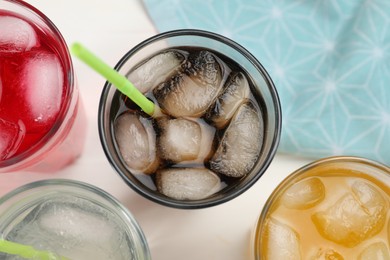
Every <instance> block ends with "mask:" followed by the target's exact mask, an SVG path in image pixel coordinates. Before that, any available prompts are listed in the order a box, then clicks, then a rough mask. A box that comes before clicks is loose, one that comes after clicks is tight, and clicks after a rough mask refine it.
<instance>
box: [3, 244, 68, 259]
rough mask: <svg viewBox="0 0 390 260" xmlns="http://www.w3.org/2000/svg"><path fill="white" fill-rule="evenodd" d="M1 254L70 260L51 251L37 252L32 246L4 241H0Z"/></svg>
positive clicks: (27, 257)
mask: <svg viewBox="0 0 390 260" xmlns="http://www.w3.org/2000/svg"><path fill="white" fill-rule="evenodd" d="M0 252H2V253H6V254H10V255H18V256H20V257H23V258H26V259H39V260H69V259H68V258H66V257H63V256H56V255H55V254H53V253H51V252H49V251H41V250H37V249H35V248H33V247H32V246H27V245H22V244H18V243H15V242H11V241H7V240H4V239H0Z"/></svg>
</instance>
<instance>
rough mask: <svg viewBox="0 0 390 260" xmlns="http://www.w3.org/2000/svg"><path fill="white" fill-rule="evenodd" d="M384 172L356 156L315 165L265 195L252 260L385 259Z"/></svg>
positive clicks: (387, 204) (388, 215) (389, 225)
mask: <svg viewBox="0 0 390 260" xmlns="http://www.w3.org/2000/svg"><path fill="white" fill-rule="evenodd" d="M389 209H390V168H389V167H388V166H386V165H382V164H380V163H377V162H374V161H371V160H368V159H364V158H358V157H330V158H324V159H321V160H318V161H315V162H313V163H311V164H309V165H307V166H304V167H303V168H301V169H299V170H297V171H295V172H294V173H292V174H291V175H290V176H288V177H287V178H286V179H285V180H284V181H283V182H282V183H281V184H280V185H279V186H278V187H277V188H276V189H275V190H274V191H273V193H272V194H271V196H270V197H269V199H268V200H267V202H266V204H265V206H264V208H263V210H262V212H261V215H260V217H259V219H258V222H257V225H256V228H255V232H254V248H253V250H252V255H254V259H256V260H259V259H262V260H263V259H266V260H272V259H292V260H294V259H313V260H315V259H334V260H342V259H345V260H346V259H359V260H379V259H390V253H389V241H390V210H389Z"/></svg>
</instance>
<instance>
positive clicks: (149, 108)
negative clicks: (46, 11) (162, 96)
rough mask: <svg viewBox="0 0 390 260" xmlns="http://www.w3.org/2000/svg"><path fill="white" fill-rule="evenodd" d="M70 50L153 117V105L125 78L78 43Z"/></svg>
mask: <svg viewBox="0 0 390 260" xmlns="http://www.w3.org/2000/svg"><path fill="white" fill-rule="evenodd" d="M70 50H71V52H72V53H73V54H74V55H76V56H77V57H78V58H79V59H80V60H82V61H84V62H85V63H86V64H87V65H89V66H90V67H91V68H92V69H94V70H95V71H96V72H98V73H99V74H101V75H102V76H103V77H104V78H105V79H106V80H107V81H108V82H110V83H111V84H113V85H114V86H115V87H116V88H117V89H118V90H119V91H120V92H122V93H123V94H124V95H126V96H127V97H129V98H130V99H131V100H132V101H133V102H134V103H136V104H137V105H138V106H139V107H140V108H141V109H142V110H143V111H144V112H145V113H147V114H148V115H150V116H153V113H154V110H155V105H154V103H153V102H152V101H150V100H149V99H147V98H146V97H145V96H144V95H143V94H142V93H141V92H140V91H139V90H138V89H137V88H136V87H134V85H133V84H132V83H131V82H130V81H129V80H128V79H127V78H126V77H125V76H123V75H121V74H119V73H118V72H117V71H116V70H114V69H112V68H111V67H110V66H108V65H107V64H106V63H105V62H104V61H102V60H101V59H99V58H98V57H96V56H95V55H94V54H93V53H92V52H90V51H89V50H88V49H87V48H85V47H84V46H83V45H81V44H80V43H74V44H73V45H72V46H71V48H70Z"/></svg>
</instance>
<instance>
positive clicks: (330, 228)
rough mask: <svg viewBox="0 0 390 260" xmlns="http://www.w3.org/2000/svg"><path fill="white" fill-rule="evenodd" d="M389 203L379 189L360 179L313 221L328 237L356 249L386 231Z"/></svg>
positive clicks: (315, 216)
mask: <svg viewBox="0 0 390 260" xmlns="http://www.w3.org/2000/svg"><path fill="white" fill-rule="evenodd" d="M388 211H389V205H388V201H386V199H385V198H384V197H383V196H382V194H381V192H380V191H379V189H378V188H377V187H375V186H374V185H372V184H369V183H366V182H364V181H361V180H357V181H355V182H354V183H353V184H352V186H351V192H347V193H346V194H345V195H343V196H342V197H341V198H340V199H339V200H337V201H336V203H334V204H333V205H331V206H330V207H329V208H327V209H326V210H324V211H318V212H316V213H315V214H314V215H313V216H312V220H313V222H314V224H315V226H316V227H317V229H318V232H319V233H320V234H321V235H322V236H323V237H325V238H327V239H329V240H331V241H334V242H336V243H338V244H341V245H344V246H346V247H354V246H356V245H357V244H359V243H361V242H363V241H364V240H366V239H368V238H370V237H372V236H374V235H375V234H377V233H378V232H379V231H380V230H382V229H383V227H384V226H385V223H386V217H387V216H386V214H387V212H388Z"/></svg>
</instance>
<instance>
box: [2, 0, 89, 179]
mask: <svg viewBox="0 0 390 260" xmlns="http://www.w3.org/2000/svg"><path fill="white" fill-rule="evenodd" d="M85 124H86V118H85V114H84V109H83V107H82V105H81V100H80V97H79V90H78V87H77V84H76V79H75V76H74V72H73V67H72V62H71V58H70V55H69V52H68V48H67V45H66V43H65V41H64V39H63V37H62V35H61V33H60V32H59V31H58V29H57V28H56V27H55V25H54V24H53V23H52V22H51V21H50V20H49V19H48V18H47V17H46V16H45V15H44V14H42V13H41V12H40V11H39V10H37V9H36V8H34V7H33V6H31V5H29V4H28V3H26V2H24V1H18V0H4V1H0V173H3V172H14V171H40V172H53V171H56V170H59V169H61V168H63V167H64V166H66V165H68V164H70V163H71V162H73V161H74V160H75V159H76V158H77V157H78V156H79V155H80V154H81V152H82V149H83V144H84V139H85V131H86V130H85V128H86V127H85Z"/></svg>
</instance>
